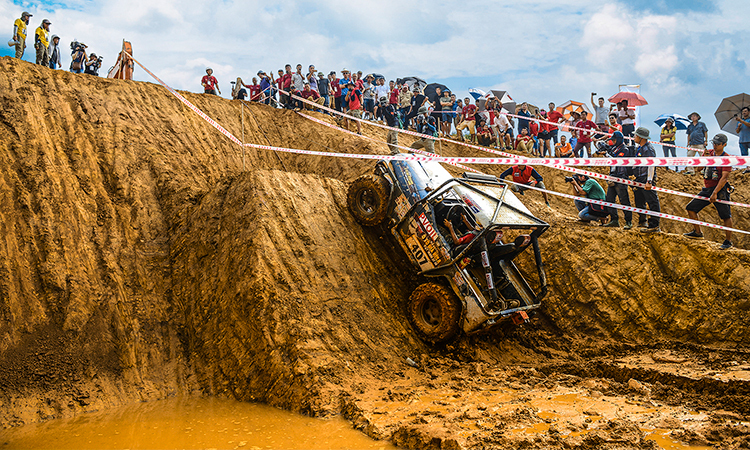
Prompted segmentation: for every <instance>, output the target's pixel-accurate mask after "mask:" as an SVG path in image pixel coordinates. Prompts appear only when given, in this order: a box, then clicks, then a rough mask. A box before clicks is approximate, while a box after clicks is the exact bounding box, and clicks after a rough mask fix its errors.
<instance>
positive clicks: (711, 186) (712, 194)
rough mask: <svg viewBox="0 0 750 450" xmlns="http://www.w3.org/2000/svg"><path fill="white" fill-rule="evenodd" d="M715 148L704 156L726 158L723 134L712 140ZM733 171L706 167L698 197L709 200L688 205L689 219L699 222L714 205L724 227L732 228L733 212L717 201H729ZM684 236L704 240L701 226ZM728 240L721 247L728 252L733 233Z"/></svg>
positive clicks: (726, 168) (729, 232)
mask: <svg viewBox="0 0 750 450" xmlns="http://www.w3.org/2000/svg"><path fill="white" fill-rule="evenodd" d="M711 143H712V144H713V145H714V148H713V149H711V150H706V151H705V152H704V153H703V156H707V157H708V156H726V153H724V148H725V147H726V146H727V136H726V135H725V134H723V133H719V134H717V135H716V136H714V138H713V139H712V140H711ZM731 171H732V168H731V167H704V168H703V185H704V186H705V187H704V188H703V189H702V190H701V191H700V192H699V193H698V195H699V196H700V197H705V198H707V199H708V200H701V199H697V198H694V199H693V200H691V201H690V203H688V204H687V206H686V207H685V209H686V210H687V212H688V217H690V218H691V219H693V220H698V213H699V212H700V211H701V210H702V209H703V208H705V207H706V206H708V205H709V204H711V203H713V204H714V207H715V208H716V212H718V213H719V218H720V219H722V220H723V221H724V226H725V227H728V228H732V227H733V226H734V225H732V211H731V210H730V209H729V205H727V204H726V203H716V200H717V199H718V200H724V201H729V192H730V189H729V188H730V186H729V173H730V172H731ZM684 236H687V237H689V238H693V239H702V238H703V233H702V232H701V227H700V225H695V224H694V225H693V231H691V232H690V233H685V234H684ZM726 237H727V238H726V240H724V243H723V244H721V246H720V247H719V248H720V249H722V250H726V249H728V248H730V247H731V246H732V232H731V231H730V230H726Z"/></svg>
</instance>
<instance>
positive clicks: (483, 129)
mask: <svg viewBox="0 0 750 450" xmlns="http://www.w3.org/2000/svg"><path fill="white" fill-rule="evenodd" d="M492 141H493V139H492V130H490V127H488V126H487V122H485V120H484V119H482V118H480V119H479V121H478V122H477V142H478V143H479V145H482V146H484V147H489V146H491V145H492Z"/></svg>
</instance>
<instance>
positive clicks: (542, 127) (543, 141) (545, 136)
mask: <svg viewBox="0 0 750 450" xmlns="http://www.w3.org/2000/svg"><path fill="white" fill-rule="evenodd" d="M539 118H540V119H542V120H544V122H539V134H538V135H537V137H538V138H539V153H540V155H539V156H541V157H542V158H544V157H545V156H547V153H548V152H549V156H550V157H554V156H555V155H554V153H553V151H554V150H553V149H552V144H551V143H550V140H551V139H552V135H551V134H550V133H551V132H552V127H554V125H552V124H550V123H547V122H549V118H548V115H547V112H546V111H545V110H543V109H540V110H539ZM555 129H557V127H555Z"/></svg>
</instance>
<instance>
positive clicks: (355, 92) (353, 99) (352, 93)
mask: <svg viewBox="0 0 750 450" xmlns="http://www.w3.org/2000/svg"><path fill="white" fill-rule="evenodd" d="M346 87H347V88H348V89H349V90H348V92H347V93H346V97H345V98H344V100H346V102H347V104H348V105H349V110H348V111H347V112H346V114H348V115H350V116H352V117H356V118H358V119H361V118H362V91H360V90H359V89H357V88H356V84H355V83H354V82H353V81H352V80H349V81H348V82H347V84H346ZM355 122H356V123H357V134H362V125H361V124H360V123H359V120H355ZM346 129H347V130H348V129H349V119H346Z"/></svg>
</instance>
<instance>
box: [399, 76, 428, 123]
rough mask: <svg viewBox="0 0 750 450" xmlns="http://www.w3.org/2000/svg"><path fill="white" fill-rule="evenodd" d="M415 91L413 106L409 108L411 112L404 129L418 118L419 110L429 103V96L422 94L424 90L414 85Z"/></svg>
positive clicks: (408, 114) (407, 115) (412, 99)
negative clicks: (412, 120)
mask: <svg viewBox="0 0 750 450" xmlns="http://www.w3.org/2000/svg"><path fill="white" fill-rule="evenodd" d="M413 91H414V92H413V94H414V95H412V97H411V106H410V107H409V112H408V113H407V114H406V118H405V119H404V128H406V127H408V126H409V125H410V121H411V119H413V118H415V117H417V114H419V108H421V107H422V106H424V104H425V103H426V102H427V96H425V95H424V94H423V93H422V90H421V89H420V88H419V85H418V84H417V83H414V88H413Z"/></svg>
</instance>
